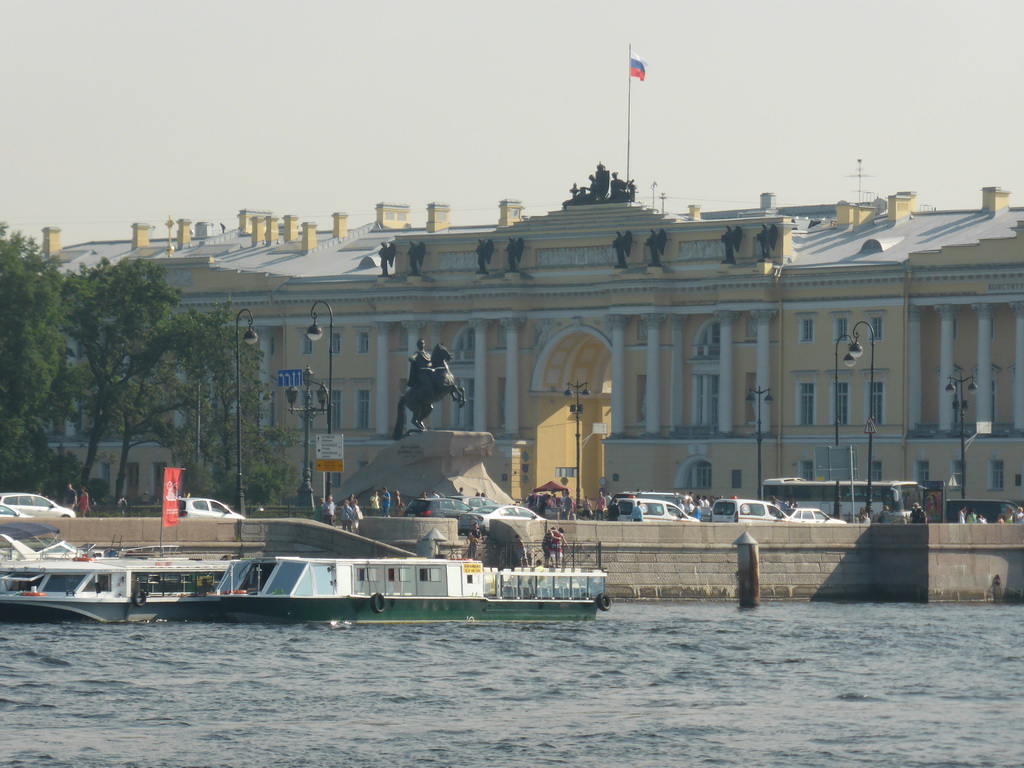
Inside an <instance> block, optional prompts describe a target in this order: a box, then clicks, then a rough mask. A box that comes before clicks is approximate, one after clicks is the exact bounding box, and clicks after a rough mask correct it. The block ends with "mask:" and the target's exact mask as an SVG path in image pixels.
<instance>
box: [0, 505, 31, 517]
mask: <svg viewBox="0 0 1024 768" xmlns="http://www.w3.org/2000/svg"><path fill="white" fill-rule="evenodd" d="M0 517H28V515H26V514H25V513H24V512H19V511H18V510H16V509H15V508H14V507H8V506H7V505H6V504H0Z"/></svg>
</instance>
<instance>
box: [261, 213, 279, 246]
mask: <svg viewBox="0 0 1024 768" xmlns="http://www.w3.org/2000/svg"><path fill="white" fill-rule="evenodd" d="M263 235H264V242H266V244H267V245H273V244H274V243H276V242H277V238H278V233H277V217H276V216H272V215H271V214H269V213H268V214H267V217H266V219H265V220H264V231H263Z"/></svg>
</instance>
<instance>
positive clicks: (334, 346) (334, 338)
mask: <svg viewBox="0 0 1024 768" xmlns="http://www.w3.org/2000/svg"><path fill="white" fill-rule="evenodd" d="M331 354H332V355H340V354H341V331H335V332H334V333H333V334H331Z"/></svg>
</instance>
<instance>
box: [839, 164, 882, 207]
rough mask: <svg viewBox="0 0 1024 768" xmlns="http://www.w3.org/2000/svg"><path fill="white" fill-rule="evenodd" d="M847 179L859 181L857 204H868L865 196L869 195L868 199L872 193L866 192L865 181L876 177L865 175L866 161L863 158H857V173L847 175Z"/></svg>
mask: <svg viewBox="0 0 1024 768" xmlns="http://www.w3.org/2000/svg"><path fill="white" fill-rule="evenodd" d="M846 178H848V179H852V178H856V179H857V202H858V203H866V202H867V199H866V198H865V197H864V195H865V194H867V196H868V197H871V193H870V192H867V193H865V192H864V179H873V178H875V177H874V175H872V174H870V173H864V161H863V160H862V159H861V158H859V157H858V158H857V172H856V173H848V174H846Z"/></svg>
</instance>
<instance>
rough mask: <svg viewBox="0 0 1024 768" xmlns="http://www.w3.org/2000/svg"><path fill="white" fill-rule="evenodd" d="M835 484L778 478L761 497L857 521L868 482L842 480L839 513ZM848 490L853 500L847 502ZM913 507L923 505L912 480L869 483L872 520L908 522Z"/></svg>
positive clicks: (920, 490) (767, 483) (921, 493)
mask: <svg viewBox="0 0 1024 768" xmlns="http://www.w3.org/2000/svg"><path fill="white" fill-rule="evenodd" d="M836 485H837V483H836V482H835V481H831V482H829V481H823V480H803V479H801V478H799V477H779V478H775V479H773V480H765V481H764V483H762V489H763V491H762V498H763V499H765V500H767V501H773V500H774V499H778V501H779V503H781V502H787V501H788V502H792V503H793V504H796V506H799V507H817V508H818V509H820V510H821V511H822V512H824V513H825V514H827V515H830V516H832V517H838V518H840V519H842V520H846V521H847V522H853V521H854V520H856V518H857V515H859V514H860V510H861V509H863V508H864V507H865V506H866V505H867V498H868V483H867V480H854V481H853V482H850V481H849V480H841V481H839V482H838V486H839V510H838V512H837V511H836ZM851 489H852V491H853V501H852V502H851V501H850V493H851ZM915 504H920V505H921V506H922V507H923V506H924V489H923V488H922V487H921V486H920V485H918V484H917V483H915V482H914V481H913V480H872V481H871V517H872V519H873V520H876V521H877V520H885V521H889V522H899V521H900V520H902V521H909V520H910V509H911V507H913V506H914V505H915Z"/></svg>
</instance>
